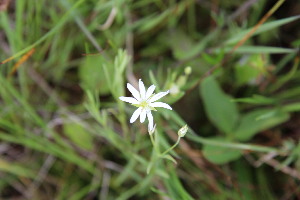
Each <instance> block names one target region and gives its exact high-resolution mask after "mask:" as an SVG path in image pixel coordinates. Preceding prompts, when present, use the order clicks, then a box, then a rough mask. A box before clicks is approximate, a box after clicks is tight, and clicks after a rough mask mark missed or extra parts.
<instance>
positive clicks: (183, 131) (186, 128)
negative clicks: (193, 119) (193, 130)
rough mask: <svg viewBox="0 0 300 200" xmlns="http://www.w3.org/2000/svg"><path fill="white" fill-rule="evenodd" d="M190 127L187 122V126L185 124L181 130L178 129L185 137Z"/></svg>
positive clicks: (180, 135) (181, 135) (179, 133)
mask: <svg viewBox="0 0 300 200" xmlns="http://www.w3.org/2000/svg"><path fill="white" fill-rule="evenodd" d="M188 129H189V128H188V126H187V124H186V125H185V126H183V127H182V128H181V129H179V131H178V135H179V137H184V136H185V134H186V133H187V131H188Z"/></svg>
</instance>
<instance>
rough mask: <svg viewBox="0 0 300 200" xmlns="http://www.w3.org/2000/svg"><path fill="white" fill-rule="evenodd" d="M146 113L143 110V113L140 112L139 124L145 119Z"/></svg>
mask: <svg viewBox="0 0 300 200" xmlns="http://www.w3.org/2000/svg"><path fill="white" fill-rule="evenodd" d="M146 113H147V111H146V110H145V109H143V111H142V112H141V115H140V122H141V123H143V122H144V121H145V119H146Z"/></svg>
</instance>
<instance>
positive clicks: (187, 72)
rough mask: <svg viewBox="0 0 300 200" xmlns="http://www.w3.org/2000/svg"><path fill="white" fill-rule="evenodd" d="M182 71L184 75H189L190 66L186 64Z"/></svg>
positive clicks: (190, 71)
mask: <svg viewBox="0 0 300 200" xmlns="http://www.w3.org/2000/svg"><path fill="white" fill-rule="evenodd" d="M184 73H185V74H186V75H190V74H191V73H192V68H191V67H190V66H187V67H186V68H184Z"/></svg>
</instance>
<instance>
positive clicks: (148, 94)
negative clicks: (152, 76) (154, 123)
mask: <svg viewBox="0 0 300 200" xmlns="http://www.w3.org/2000/svg"><path fill="white" fill-rule="evenodd" d="M154 90H155V85H151V86H150V87H149V88H148V90H147V93H146V99H149V97H150V96H151V95H152V94H153V92H154Z"/></svg>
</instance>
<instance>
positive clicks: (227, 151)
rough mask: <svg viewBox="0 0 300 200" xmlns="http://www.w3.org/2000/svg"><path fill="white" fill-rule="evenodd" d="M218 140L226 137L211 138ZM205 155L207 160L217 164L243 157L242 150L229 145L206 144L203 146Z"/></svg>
mask: <svg viewBox="0 0 300 200" xmlns="http://www.w3.org/2000/svg"><path fill="white" fill-rule="evenodd" d="M210 139H212V140H216V141H224V140H226V139H225V138H221V137H218V138H210ZM203 155H204V156H205V158H206V159H207V160H209V161H210V162H212V163H215V164H220V165H221V164H226V163H228V162H230V161H234V160H237V159H238V158H239V157H241V155H242V152H241V151H239V150H236V149H231V148H228V147H220V146H214V145H207V144H206V145H204V146H203Z"/></svg>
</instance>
